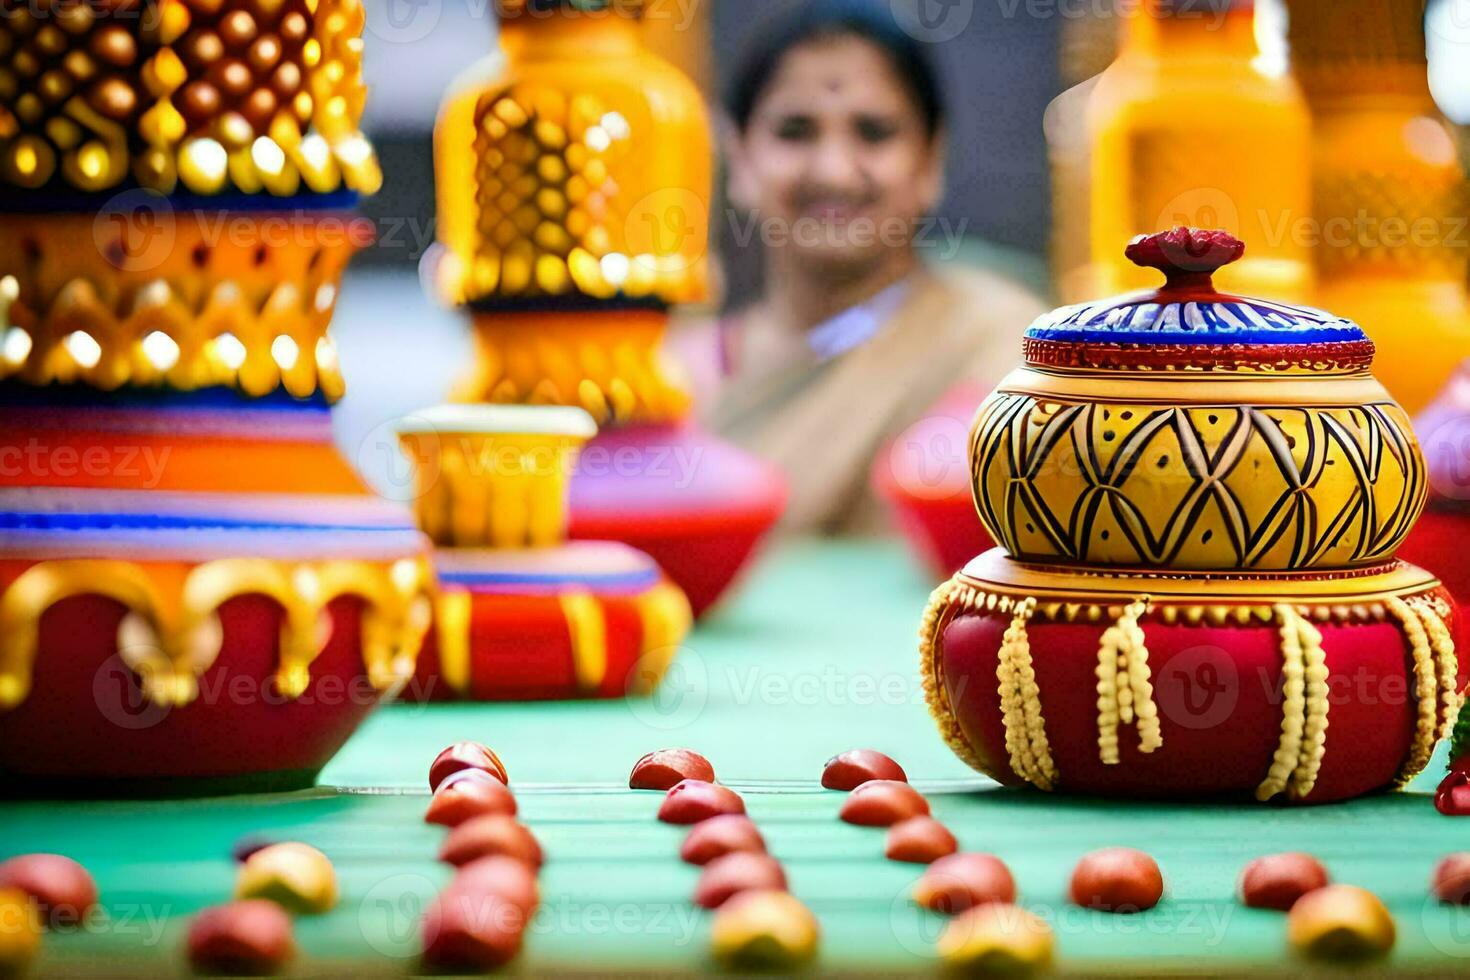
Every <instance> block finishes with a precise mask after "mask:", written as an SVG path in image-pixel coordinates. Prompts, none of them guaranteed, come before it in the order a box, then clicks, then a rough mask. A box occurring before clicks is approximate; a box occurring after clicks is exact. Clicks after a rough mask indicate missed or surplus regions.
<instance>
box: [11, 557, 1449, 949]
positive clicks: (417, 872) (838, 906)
mask: <svg viewBox="0 0 1470 980" xmlns="http://www.w3.org/2000/svg"><path fill="white" fill-rule="evenodd" d="M928 588H929V585H928V583H927V582H926V581H925V580H924V578H923V576H922V574H921V573H920V572H919V571H918V569H917V568H916V567H915V566H914V564H913V563H912V562H911V561H910V559H909V558H908V557H907V556H906V555H905V554H904V552H903V550H902V549H901V547H899V546H898V545H897V544H894V543H891V542H860V543H794V544H788V545H785V546H783V547H781V548H778V549H776V550H775V551H773V552H772V553H770V554H769V555H767V556H766V557H765V559H764V560H763V561H762V562H761V564H760V566H759V567H758V568H757V569H756V571H755V573H754V574H753V575H752V576H751V578H750V579H749V581H748V582H746V583H745V588H744V589H743V590H742V591H741V593H740V594H739V596H738V597H737V598H736V599H735V600H734V601H733V602H731V603H730V604H729V605H728V606H727V607H726V608H724V609H723V610H722V611H721V612H720V613H719V614H718V615H717V616H716V617H714V618H713V619H711V620H710V621H709V622H707V623H705V624H703V625H702V626H701V627H700V628H699V629H698V630H697V631H696V633H695V634H694V635H693V637H692V638H691V639H690V640H689V642H688V645H687V648H686V649H685V650H684V651H683V652H682V654H681V656H680V658H679V660H678V662H677V664H676V667H675V669H674V671H673V673H672V674H671V676H670V677H669V679H668V681H667V683H666V684H665V685H664V688H663V689H662V690H661V691H660V693H659V695H658V696H657V697H656V698H653V699H650V700H646V701H640V702H605V703H557V704H519V705H448V706H432V707H424V706H416V705H394V706H389V707H386V708H383V709H381V710H380V711H378V712H377V713H376V714H375V715H374V716H373V717H372V718H371V719H369V721H368V722H367V724H366V725H365V726H364V727H363V728H362V730H361V731H359V732H358V733H357V734H356V736H355V737H354V738H353V739H352V740H351V742H350V743H349V744H348V745H347V747H346V748H345V749H344V750H343V751H342V752H341V753H340V754H339V755H338V757H337V758H336V759H335V760H333V762H332V763H331V764H330V765H329V766H328V768H327V770H326V771H325V772H324V773H323V776H322V780H321V786H320V788H318V789H316V790H312V791H307V792H302V793H292V794H277V795H259V796H242V797H227V798H218V799H207V800H192V801H168V802H65V803H47V802H24V803H4V804H0V853H5V854H9V853H22V852H29V851H55V852H59V853H63V854H67V855H70V856H71V857H74V858H76V859H77V860H79V861H81V862H82V863H83V864H85V865H86V866H87V867H88V868H89V869H90V870H91V871H92V873H93V874H94V875H95V876H96V878H97V882H98V884H99V886H100V888H101V891H102V896H103V899H102V904H103V913H104V914H102V915H100V916H98V917H96V918H94V920H93V921H91V922H89V923H88V924H87V926H86V927H85V928H83V929H81V930H79V931H76V932H72V933H69V934H64V935H53V936H49V937H48V938H47V942H46V944H45V948H44V951H43V954H42V956H41V958H40V960H39V961H38V962H37V964H36V966H35V972H36V973H38V974H51V975H96V976H114V975H136V976H162V975H171V974H175V973H183V972H184V971H185V969H186V968H185V966H184V963H183V958H182V936H183V931H184V929H185V928H186V925H187V921H188V918H189V916H190V915H191V914H192V913H194V912H196V911H197V910H199V909H200V908H202V907H204V906H206V905H210V904H213V903H216V902H220V901H223V900H225V899H227V898H228V896H229V893H230V890H231V886H232V884H233V881H234V876H235V866H234V864H233V863H232V861H231V859H230V848H231V845H232V844H233V843H234V842H235V841H236V840H237V839H238V838H239V837H241V836H242V835H244V834H247V833H263V834H265V835H268V836H271V837H274V838H279V839H297V840H303V841H306V842H308V843H311V844H313V845H316V846H318V847H320V848H321V849H322V850H324V851H325V852H326V853H327V854H328V855H329V856H330V857H331V858H332V859H333V861H334V862H335V863H336V867H337V870H338V874H339V877H340V883H341V887H342V900H341V902H340V904H339V906H338V907H337V909H336V910H335V911H333V912H331V913H330V914H328V915H324V916H320V917H315V918H307V919H301V920H299V921H298V926H297V939H298V944H299V946H300V950H301V952H300V955H299V956H298V958H297V961H296V963H295V964H294V966H293V968H292V974H293V975H301V976H306V975H341V974H344V973H348V972H351V973H353V974H356V975H364V974H371V975H390V976H391V975H404V974H411V973H413V972H415V971H416V969H417V964H416V952H417V939H416V935H415V933H416V924H417V919H418V913H419V911H420V910H421V909H422V907H423V905H424V903H425V902H426V901H427V900H428V899H429V898H431V897H432V896H433V894H434V893H435V892H436V891H437V890H438V889H439V888H440V887H442V886H443V884H444V883H446V882H447V880H448V877H449V875H448V871H447V869H446V868H444V867H442V866H440V865H438V864H437V863H436V862H435V860H434V854H435V851H436V848H437V846H438V843H439V840H440V838H441V836H442V831H441V830H440V829H439V828H434V827H428V826H425V825H424V824H423V823H422V822H421V819H422V813H423V808H424V806H425V805H426V804H427V802H428V790H427V786H426V785H425V773H426V771H427V767H428V763H429V761H430V760H431V759H432V758H433V757H434V755H435V754H436V753H437V752H438V751H439V749H441V748H443V747H444V746H445V745H446V744H448V743H450V742H453V741H456V740H459V739H476V740H480V741H484V742H486V743H488V744H489V745H491V746H493V747H494V748H495V749H496V750H497V751H498V752H499V753H500V754H501V756H502V758H503V759H504V760H505V763H506V765H507V767H508V769H509V770H510V773H511V779H512V782H513V785H514V788H515V790H516V793H517V797H518V799H519V801H520V805H521V812H522V817H523V819H524V820H525V821H526V822H527V823H528V824H529V825H530V826H531V828H532V829H533V830H534V831H535V832H536V834H537V835H538V836H539V837H540V839H541V841H542V844H543V846H544V847H545V850H546V852H547V855H548V861H547V864H546V867H545V869H544V871H543V873H542V877H541V884H542V890H543V896H544V905H543V908H542V910H541V912H540V913H539V914H538V917H537V919H536V920H535V922H534V923H533V924H532V927H531V929H530V932H529V934H528V938H527V942H526V948H525V951H524V953H523V954H522V956H521V957H520V958H519V960H518V961H517V962H516V964H515V965H514V966H513V967H512V968H511V972H539V971H551V970H555V971H582V972H610V971H617V972H630V973H632V972H679V971H691V970H698V969H703V968H706V967H707V966H708V965H709V964H708V960H707V958H706V936H707V930H708V924H709V916H708V914H707V913H704V912H701V911H699V910H697V909H696V908H695V907H694V906H693V905H692V904H691V903H690V901H689V896H690V894H691V891H692V889H693V886H694V882H695V878H696V869H694V868H691V867H688V866H685V865H683V864H681V863H680V862H679V860H678V858H677V851H678V846H679V842H680V841H681V839H682V837H683V831H682V830H681V829H679V828H675V827H669V826H665V825H662V824H660V823H658V822H657V821H656V820H655V819H654V813H655V811H656V809H657V807H658V803H659V798H660V795H659V794H656V793H636V792H633V791H630V790H628V789H627V788H626V779H627V773H628V770H629V768H630V767H631V765H632V763H633V762H634V760H635V759H637V757H638V756H639V755H641V754H642V753H644V752H646V751H648V750H650V749H654V748H659V747H663V746H674V745H687V746H690V747H693V748H695V749H698V750H699V751H701V752H703V753H705V754H706V755H708V756H709V757H710V759H711V760H712V761H713V762H714V765H715V768H716V770H717V772H718V773H719V776H720V778H721V779H722V781H724V782H726V783H728V784H729V785H731V786H732V787H734V788H735V789H737V790H739V791H740V792H741V793H742V794H744V796H745V798H746V801H747V804H748V806H749V810H750V813H751V816H752V817H753V818H754V819H755V820H756V821H757V823H758V824H759V825H760V827H761V829H762V830H763V831H764V833H765V834H766V837H767V840H768V843H769V845H770V848H771V850H772V852H773V853H774V854H775V855H776V856H777V857H779V858H780V859H781V860H782V861H783V862H784V863H785V865H786V868H787V872H788V875H789V878H790V883H791V889H792V891H793V892H794V893H795V894H796V895H797V896H799V897H800V898H801V899H803V900H804V901H805V902H806V903H807V904H808V905H809V906H810V907H811V908H812V910H813V911H814V912H815V913H816V915H817V917H818V918H819V920H820V922H821V925H822V930H823V941H822V950H821V954H820V960H819V963H818V968H820V969H826V970H830V971H837V972H849V973H852V972H883V973H886V972H892V971H897V970H904V969H926V968H932V967H933V966H934V965H935V960H934V956H933V945H934V940H935V938H936V936H937V933H938V930H939V927H940V926H941V925H942V922H941V920H940V918H939V917H938V916H934V915H931V914H928V913H923V912H920V911H918V910H916V909H915V908H914V907H913V906H912V905H911V904H910V903H909V902H908V901H907V893H908V889H909V887H910V885H911V884H912V882H913V881H914V880H915V878H917V876H918V874H919V871H920V869H919V868H918V867H917V866H914V865H905V864H899V863H894V862H890V861H887V860H885V859H884V857H883V854H882V851H883V835H882V832H881V831H878V830H873V829H865V828H858V827H851V826H848V825H846V824H843V823H841V822H839V821H838V820H837V817H836V814H837V809H838V806H839V804H840V802H841V798H842V794H839V793H834V792H828V791H823V790H821V789H820V787H819V786H818V777H819V774H820V772H821V766H822V763H823V762H824V761H825V760H826V759H827V758H828V757H829V756H831V755H832V754H834V753H836V752H838V751H841V750H843V749H847V748H851V747H855V746H872V747H874V748H878V749H882V750H884V751H886V752H889V753H890V754H892V755H893V756H895V757H896V758H897V759H899V761H900V762H902V763H903V765H904V766H905V768H906V769H907V770H908V772H909V775H910V778H911V780H912V781H913V782H914V783H915V785H916V786H918V787H919V788H920V789H921V790H922V791H924V792H925V793H926V794H928V796H929V798H930V800H931V802H932V805H933V807H934V811H935V814H936V816H937V817H938V818H939V819H940V820H942V821H944V822H945V823H946V824H948V825H949V826H950V827H951V828H952V829H953V830H954V832H955V833H956V835H957V836H958V837H959V839H960V843H961V846H962V847H963V848H965V849H968V850H984V851H991V852H994V853H996V854H998V855H1000V856H1001V857H1002V858H1004V859H1005V860H1006V861H1007V862H1008V863H1009V864H1010V866H1011V868H1012V870H1013V871H1014V873H1015V875H1016V878H1017V881H1018V883H1019V886H1020V889H1021V893H1022V901H1023V903H1024V904H1026V905H1027V906H1029V907H1031V908H1032V909H1033V910H1034V911H1037V912H1038V913H1039V914H1041V915H1043V916H1045V917H1046V918H1047V919H1049V920H1050V921H1051V922H1052V923H1053V925H1054V926H1055V928H1056V930H1057V934H1058V956H1059V966H1060V967H1061V968H1062V969H1064V970H1068V971H1079V972H1109V973H1116V974H1126V975H1136V974H1140V973H1175V974H1177V973H1196V972H1245V971H1248V970H1254V969H1269V970H1293V971H1298V970H1299V968H1298V967H1297V966H1296V965H1294V964H1293V963H1292V962H1291V960H1290V958H1289V956H1288V955H1287V951H1286V947H1285V941H1284V919H1283V918H1282V916H1281V915H1280V914H1278V913H1271V912H1263V911H1256V910H1251V909H1246V908H1243V907H1241V906H1240V905H1239V904H1238V903H1237V902H1236V901H1235V900H1234V886H1235V881H1236V877H1237V875H1238V874H1239V872H1240V869H1241V867H1242V866H1243V865H1244V863H1245V862H1246V861H1248V860H1249V859H1250V858H1252V857H1255V856H1257V855H1260V854H1267V853H1272V852H1276V851H1282V850H1309V851H1311V852H1313V853H1315V854H1316V855H1318V856H1319V857H1320V858H1322V859H1323V861H1325V862H1326V864H1327V865H1328V867H1329V868H1330V869H1331V871H1332V872H1333V875H1334V877H1335V878H1336V879H1337V880H1340V881H1345V882H1351V883H1354V884H1359V885H1363V886H1365V887H1367V888H1370V889H1372V890H1373V891H1375V892H1376V893H1378V894H1379V895H1380V896H1381V897H1382V898H1383V899H1384V901H1385V902H1386V903H1387V904H1388V906H1389V908H1390V909H1391V910H1392V912H1393V913H1394V916H1395V918H1396V919H1397V922H1398V927H1399V943H1398V947H1397V949H1396V950H1395V952H1394V954H1393V957H1392V959H1391V960H1390V961H1389V962H1390V965H1391V966H1394V967H1397V968H1400V969H1403V970H1405V971H1414V972H1420V971H1422V972H1426V973H1434V972H1447V971H1451V970H1455V971H1463V970H1464V969H1465V967H1466V966H1467V965H1470V959H1467V958H1470V910H1466V909H1459V908H1451V907H1446V906H1441V905H1439V904H1437V903H1435V902H1434V901H1432V900H1431V899H1430V898H1429V896H1428V891H1427V883H1428V880H1429V876H1430V872H1431V870H1432V868H1433V866H1434V864H1435V862H1436V861H1437V860H1438V859H1439V858H1440V857H1441V856H1442V855H1444V854H1445V853H1447V852H1450V851H1453V850H1465V849H1470V821H1465V822H1460V821H1455V820H1449V819H1446V818H1443V817H1440V816H1439V815H1438V814H1436V813H1435V811H1434V808H1433V806H1432V805H1431V802H1430V797H1429V795H1428V794H1429V792H1430V790H1431V789H1432V785H1433V778H1432V777H1434V776H1435V775H1437V774H1438V773H1439V772H1441V771H1442V769H1443V760H1442V758H1438V759H1436V761H1435V763H1434V764H1433V765H1432V766H1431V768H1430V770H1429V772H1428V773H1427V774H1426V777H1427V778H1424V779H1421V781H1420V783H1419V784H1417V785H1416V786H1415V787H1412V788H1411V791H1409V792H1403V793H1396V794H1391V795H1384V796H1379V797H1375V798H1371V799H1365V800H1360V801H1356V802H1353V803H1348V804H1341V805H1335V806H1325V807H1315V808H1309V809H1286V808H1278V807H1263V806H1256V805H1249V804H1231V805H1222V804H1216V803H1180V804H1161V803H1146V804H1144V803H1130V802H1122V801H1101V800H1095V799H1092V800H1090V799H1077V798H1066V797H1051V796H1046V795H1042V794H1039V793H1035V792H1030V791H1018V790H1006V789H1001V788H999V787H997V786H995V784H993V783H991V782H989V781H988V780H986V779H984V778H983V777H980V776H978V775H976V774H975V773H973V772H971V771H970V770H969V769H968V768H966V767H965V766H964V765H963V764H962V763H960V762H959V761H958V760H956V759H955V758H954V757H953V756H952V755H951V754H950V752H949V751H948V749H947V748H945V746H944V744H943V743H942V742H941V741H940V739H939V737H938V735H937V734H936V732H935V729H934V726H933V723H932V722H931V721H930V719H929V716H928V713H927V710H926V708H925V706H924V703H923V695H922V692H921V688H920V685H919V680H918V676H917V655H916V652H915V641H914V636H915V627H916V624H917V621H918V618H919V615H920V612H921V610H922V608H923V605H924V600H925V597H926V595H927V592H928ZM1110 845H1126V846H1133V847H1139V848H1142V849H1144V850H1147V851H1148V852H1150V853H1152V854H1153V855H1154V856H1155V857H1156V858H1157V859H1158V861H1159V863H1160V865H1161V866H1162V868H1163V871H1164V876H1165V879H1166V882H1167V894H1166V899H1165V901H1164V902H1163V903H1162V904H1161V905H1160V906H1159V907H1157V908H1156V909H1154V910H1152V911H1150V912H1146V913H1143V914H1140V915H1135V916H1112V915H1107V914H1103V913H1095V912H1088V911H1084V910H1081V909H1077V908H1073V907H1070V906H1068V905H1067V904H1066V902H1065V901H1064V895H1065V890H1066V883H1067V878H1068V875H1069V873H1070V871H1071V868H1072V866H1073V864H1074V863H1075V862H1076V860H1077V859H1078V858H1079V857H1080V856H1081V855H1082V854H1084V853H1086V852H1087V851H1089V850H1092V849H1094V848H1098V847H1103V846H1110Z"/></svg>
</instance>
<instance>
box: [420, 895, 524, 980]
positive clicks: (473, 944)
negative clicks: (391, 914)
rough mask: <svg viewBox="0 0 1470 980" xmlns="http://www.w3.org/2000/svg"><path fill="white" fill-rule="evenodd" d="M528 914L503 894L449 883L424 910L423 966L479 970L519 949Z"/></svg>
mask: <svg viewBox="0 0 1470 980" xmlns="http://www.w3.org/2000/svg"><path fill="white" fill-rule="evenodd" d="M528 921H529V916H528V914H527V912H526V910H525V909H524V908H523V907H521V906H520V905H519V904H517V903H516V902H514V901H510V900H508V899H506V898H505V897H503V896H499V895H495V894H487V893H484V892H477V891H475V890H474V888H473V887H458V886H456V885H455V884H454V883H451V884H450V885H449V887H448V888H446V889H444V891H443V892H442V893H440V895H439V897H438V898H436V899H434V901H433V902H431V903H430V904H429V907H428V908H427V909H425V910H424V917H423V923H422V925H421V927H420V929H421V934H422V937H423V944H424V951H423V964H424V966H426V967H428V968H430V969H431V970H435V971H450V972H452V971H471V972H484V971H489V970H494V969H497V968H499V967H502V966H504V965H505V964H507V963H509V962H510V961H511V960H513V959H515V957H516V954H517V953H519V952H520V951H521V942H522V940H523V939H524V938H525V935H526V925H527V923H528Z"/></svg>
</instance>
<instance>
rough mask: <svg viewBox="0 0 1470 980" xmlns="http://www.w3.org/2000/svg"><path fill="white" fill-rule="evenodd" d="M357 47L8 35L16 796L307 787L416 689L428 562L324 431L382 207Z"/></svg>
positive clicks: (11, 751) (335, 36) (277, 38)
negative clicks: (358, 253)
mask: <svg viewBox="0 0 1470 980" xmlns="http://www.w3.org/2000/svg"><path fill="white" fill-rule="evenodd" d="M63 6H65V8H66V9H64V10H63V9H61V8H62V7H63ZM115 8H116V9H115ZM134 8H140V9H134ZM120 11H121V12H123V13H130V14H131V16H108V15H109V14H111V13H118V12H120ZM363 23H364V10H363V7H362V5H361V3H359V2H358V0H320V2H308V0H282V2H273V3H263V2H250V0H241V2H236V3H229V4H219V3H215V4H198V3H183V2H179V0H157V2H149V3H145V4H142V5H138V4H123V5H116V4H113V5H108V4H71V5H51V4H40V5H30V6H29V7H25V8H24V9H22V8H16V9H13V10H7V16H6V17H5V18H4V23H3V24H0V34H3V41H4V43H3V44H0V49H3V50H4V51H5V52H6V53H5V54H4V55H3V56H0V60H4V61H5V62H6V64H5V65H4V66H0V67H4V68H5V74H6V76H7V77H10V78H11V79H12V80H13V81H14V84H12V85H10V86H8V87H7V88H6V90H5V91H4V93H3V94H0V119H3V120H4V125H3V126H0V130H3V136H0V774H3V780H4V783H5V785H6V787H7V789H15V790H18V791H22V792H41V793H64V794H69V795H94V796H95V795H107V794H115V793H118V794H141V793H170V794H191V793H212V792H220V791H241V790H248V789H265V788H272V789H274V788H289V787H301V786H306V785H310V783H311V782H312V781H313V780H314V779H315V776H316V773H317V771H318V770H320V769H321V767H322V766H323V765H324V764H325V763H326V762H327V760H328V759H329V758H331V756H332V755H333V754H334V753H335V752H336V751H337V749H338V748H339V747H340V746H341V745H342V743H343V742H345V741H346V739H347V737H348V736H349V735H350V734H351V733H352V731H353V729H354V728H355V727H356V726H357V724H358V723H359V722H360V721H361V720H362V719H363V718H364V717H365V716H366V715H367V713H368V712H369V711H370V710H371V709H372V708H373V706H374V705H375V704H377V703H378V702H379V701H380V700H381V699H382V698H383V697H384V696H385V695H391V694H392V692H394V691H396V690H397V689H398V688H400V687H402V686H403V685H404V684H405V683H407V682H408V681H409V680H410V679H411V677H412V674H413V664H414V656H415V655H416V653H417V651H418V648H419V646H420V644H421V642H422V638H423V635H424V632H425V631H426V630H427V628H428V626H429V619H430V616H431V613H432V605H431V602H430V597H429V592H430V577H429V569H428V564H427V562H426V560H425V552H426V550H427V541H426V539H425V538H424V537H423V536H422V535H421V534H420V533H419V532H418V530H417V529H416V528H415V527H414V525H413V523H412V521H411V520H410V518H409V515H408V514H407V513H406V512H403V511H401V510H399V509H397V508H395V507H392V506H390V505H387V504H385V503H383V502H382V501H380V500H379V499H378V498H376V497H374V496H372V495H370V494H369V493H368V491H367V489H366V488H365V487H364V486H363V484H362V483H361V481H359V480H358V478H357V477H356V475H355V474H354V473H353V472H352V471H351V469H350V468H349V467H348V466H347V465H346V463H345V462H344V461H343V460H342V459H341V458H340V457H339V456H338V455H337V453H336V451H335V450H334V449H333V447H332V442H331V423H330V416H329V404H330V402H331V401H332V400H334V399H335V398H337V397H338V396H339V395H340V394H341V391H342V379H341V375H340V372H339V370H338V364H337V354H336V349H335V347H334V346H333V344H332V341H331V339H330V337H329V336H328V334H327V326H328V323H329V322H330V320H331V317H332V311H333V309H334V307H335V303H336V297H337V291H338V288H339V285H340V281H341V274H342V270H343V268H344V267H345V265H346V263H347V260H348V258H349V256H350V255H351V253H352V251H353V250H354V248H356V247H358V246H360V245H361V244H363V243H364V242H365V241H367V240H369V239H370V237H371V228H370V227H367V228H364V226H363V224H362V223H361V222H360V220H359V219H356V218H354V217H353V216H352V213H351V209H352V207H353V205H354V204H355V202H356V195H357V193H359V192H364V193H367V192H371V191H373V190H375V189H376V188H377V186H378V183H379V182H380V180H381V175H380V173H379V171H378V167H377V163H376V159H375V157H374V155H373V150H372V147H371V146H370V145H369V144H368V143H367V141H366V140H365V139H364V138H363V137H362V135H361V133H360V132H359V130H358V121H359V119H360V117H361V114H362V108H363V94H364V91H365V89H364V87H363V84H362V73H361V38H360V34H361V31H362V27H363ZM12 69H13V70H12Z"/></svg>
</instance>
